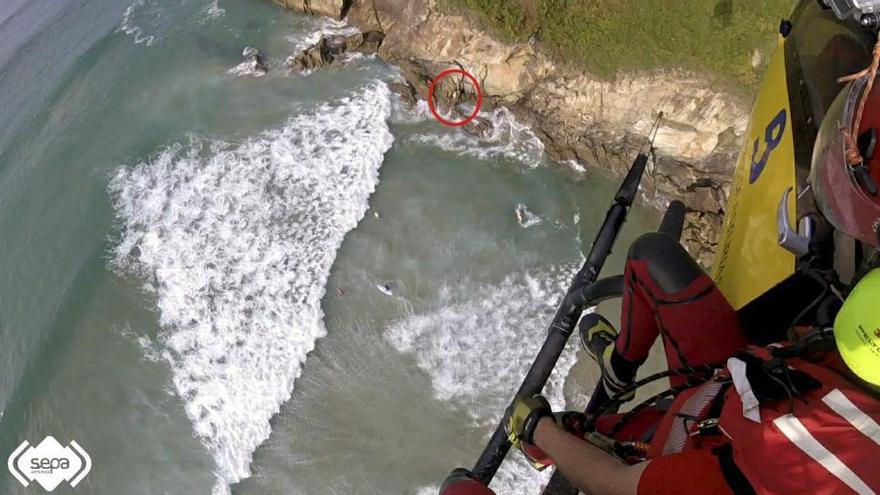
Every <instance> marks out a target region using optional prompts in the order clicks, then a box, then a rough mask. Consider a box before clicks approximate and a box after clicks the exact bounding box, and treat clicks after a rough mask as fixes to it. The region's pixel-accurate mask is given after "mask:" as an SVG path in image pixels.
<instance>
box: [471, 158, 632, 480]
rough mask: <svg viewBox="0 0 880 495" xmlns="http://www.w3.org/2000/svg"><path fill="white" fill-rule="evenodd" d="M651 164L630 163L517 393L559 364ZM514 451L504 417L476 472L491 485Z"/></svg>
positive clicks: (536, 388)
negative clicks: (591, 288) (508, 454)
mask: <svg viewBox="0 0 880 495" xmlns="http://www.w3.org/2000/svg"><path fill="white" fill-rule="evenodd" d="M647 164H648V156H647V155H646V154H644V153H639V155H638V157H636V159H635V161H634V162H633V164H632V167H630V170H629V173H627V175H626V178H625V179H624V181H623V183H622V184H621V186H620V189H618V191H617V194H616V195H615V196H614V202H613V203H612V204H611V208H609V210H608V213H607V215H606V216H605V221H604V222H603V223H602V227H601V228H600V229H599V232H598V233H597V234H596V239H595V240H594V241H593V245H592V246H591V247H590V253H589V254H588V255H587V259H586V261H585V262H584V265H583V267H582V268H581V269H580V271H579V272H578V273H577V275H575V277H574V280H572V282H571V285H570V287H569V289H568V292H567V293H566V295H565V298H563V300H562V303H561V304H560V305H559V309H558V310H557V311H556V316H555V317H554V318H553V322H552V324H551V325H550V330H549V331H548V335H547V339H546V340H545V341H544V345H543V346H541V350H540V352H538V356H537V357H536V358H535V361H534V363H533V364H532V367H531V368H530V369H529V372H528V373H527V374H526V376H525V379H523V382H522V385H520V387H519V390H517V393H516V396H521V395H534V394H537V393H540V392H541V390H542V389H543V388H544V385H546V383H547V380H548V379H549V378H550V373H552V372H553V368H555V367H556V363H557V361H558V360H559V356H560V355H561V354H562V351H563V349H564V348H565V344H566V342H568V338H569V337H570V336H571V334H572V332H573V331H574V327H575V325H576V324H577V322H578V319H580V316H581V313H583V311H584V309H586V307H587V304H588V303H589V302H590V301H588V300H587V298H586V297H585V296H584V294H585V289H588V288H589V287H590V286H591V285H592V284H593V283H594V282H596V280H598V278H599V272H600V271H601V270H602V267H603V266H604V265H605V261H606V260H607V259H608V256H609V255H610V254H611V250H612V248H613V247H614V243H615V242H616V241H617V238H618V235H619V234H620V230H621V228H622V227H623V224H624V223H625V222H626V216H627V213H628V211H629V207H630V206H632V204H633V202H634V201H635V197H636V193H637V192H638V188H639V184H640V183H641V180H642V176H643V175H644V172H645V168H646V167H647ZM508 451H510V441H509V440H508V438H507V433H505V431H504V421H503V419H502V421H501V423H500V424H499V425H498V427H497V428H496V429H495V433H493V434H492V437H491V439H490V440H489V443H488V445H486V448H485V449H484V450H483V453H482V454H481V455H480V458H479V459H478V460H477V462H476V464H475V465H474V468H473V470H472V472H473V474H474V476H475V477H476V478H477V479H478V480H479V481H480V482H482V483H483V484H485V485H488V484H489V483H490V482H491V481H492V478H493V477H494V476H495V473H497V472H498V468H499V467H501V463H502V462H503V461H504V458H505V457H506V456H507V452H508Z"/></svg>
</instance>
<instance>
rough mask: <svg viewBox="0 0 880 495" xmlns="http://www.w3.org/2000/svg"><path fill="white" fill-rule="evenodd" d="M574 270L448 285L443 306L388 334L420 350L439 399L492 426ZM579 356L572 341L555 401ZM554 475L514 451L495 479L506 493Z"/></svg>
mask: <svg viewBox="0 0 880 495" xmlns="http://www.w3.org/2000/svg"><path fill="white" fill-rule="evenodd" d="M576 270H577V267H574V266H569V267H559V268H556V269H553V270H551V271H549V272H546V273H526V274H519V275H511V276H508V277H507V278H506V279H504V280H503V281H502V282H501V283H500V284H498V285H495V286H489V287H482V288H480V289H478V290H476V291H472V290H465V289H464V288H460V287H456V288H449V287H445V288H444V289H443V291H442V292H441V295H440V297H439V301H438V308H439V309H435V310H431V311H427V312H423V313H419V314H413V315H410V316H408V317H406V318H403V319H401V320H399V321H397V322H395V323H393V324H392V325H391V326H389V328H388V329H387V330H386V331H385V338H386V339H387V340H388V341H389V342H390V343H391V344H392V345H393V346H394V347H395V348H396V349H397V350H398V351H400V352H404V353H407V354H411V355H412V356H413V357H414V358H415V360H416V364H417V366H418V367H419V368H420V369H421V370H423V371H424V372H425V373H426V374H427V375H428V376H429V377H430V379H431V384H432V386H433V389H434V395H435V396H436V397H437V398H438V399H440V400H443V401H451V402H455V403H457V404H459V405H461V406H462V408H463V409H464V410H466V411H467V413H468V414H469V415H470V420H471V421H472V422H473V424H474V425H475V426H480V427H485V428H487V430H488V429H491V428H493V427H494V426H495V425H496V424H497V423H498V421H499V420H500V419H501V414H502V413H503V411H504V409H505V408H506V407H507V405H508V403H509V401H510V398H511V394H512V393H513V391H515V390H516V389H517V388H518V387H519V385H520V381H521V380H522V378H523V377H524V376H525V373H526V371H527V370H528V368H529V366H530V365H531V362H532V359H534V357H535V356H536V355H537V353H538V350H539V349H540V348H541V345H542V344H543V342H544V337H545V335H546V329H547V326H548V325H549V322H550V321H551V319H552V318H553V314H554V312H555V310H556V305H557V304H558V302H559V300H558V298H559V295H560V294H564V293H565V290H566V285H567V284H568V282H569V281H570V278H571V276H573V275H574V273H575V272H576ZM457 294H469V299H468V300H466V301H462V300H457V298H456V295H457ZM575 361H576V351H575V349H574V346H573V345H569V346H568V347H567V348H566V350H565V352H563V354H562V357H561V358H560V360H559V363H558V364H557V366H556V369H555V370H554V371H553V374H552V376H551V377H550V381H549V382H548V383H547V386H546V387H545V389H544V394H545V395H546V396H547V398H548V399H549V400H550V402H551V403H552V404H553V405H554V406H555V407H556V409H562V408H563V406H565V403H566V397H565V396H564V394H563V385H564V382H565V379H566V377H567V376H568V374H569V371H570V370H571V367H572V366H573V365H574V363H575ZM579 402H583V401H582V400H581V401H579ZM487 439H488V434H487ZM514 458H515V459H514ZM549 476H550V473H549V471H548V472H544V473H538V472H537V471H535V470H534V469H533V468H532V467H531V466H529V465H528V463H526V462H525V461H524V459H523V458H522V456H520V455H518V454H517V453H514V452H512V453H511V454H510V458H509V459H508V462H505V463H504V464H503V466H502V469H501V470H500V471H499V473H498V475H497V476H496V478H495V480H494V481H493V483H492V487H493V489H494V490H495V491H496V493H500V494H505V495H510V494H524V495H525V494H528V495H535V494H538V493H540V492H541V488H542V487H543V485H544V484H546V481H547V480H548V479H549ZM430 490H432V489H431V488H425V489H424V490H423V491H420V492H419V493H420V494H421V493H423V492H424V493H430ZM433 490H434V491H433V493H436V488H433Z"/></svg>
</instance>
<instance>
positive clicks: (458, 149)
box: [409, 107, 544, 167]
mask: <svg viewBox="0 0 880 495" xmlns="http://www.w3.org/2000/svg"><path fill="white" fill-rule="evenodd" d="M480 116H481V117H483V118H486V119H488V120H489V122H490V123H491V124H492V126H491V129H490V130H489V131H488V132H487V133H486V134H485V135H480V136H478V135H475V134H472V133H470V132H468V131H465V130H463V129H457V130H447V129H445V128H444V129H442V130H441V131H440V132H433V133H428V134H418V135H415V136H413V137H412V138H410V139H409V141H410V142H413V143H418V144H422V145H426V146H434V147H437V148H440V149H443V150H446V151H452V152H455V153H460V154H462V155H466V156H470V157H473V158H477V159H480V160H488V159H495V158H505V159H508V160H514V161H518V162H521V163H523V164H524V165H527V166H529V167H537V166H538V165H539V164H540V163H541V159H542V158H543V156H544V143H542V142H541V140H540V139H538V136H536V135H535V133H534V132H532V130H531V129H530V128H529V126H528V125H526V124H524V123H522V122H520V121H518V120H517V119H516V117H514V115H513V114H512V113H511V112H510V110H508V109H507V108H504V107H499V108H497V109H495V110H494V111H493V112H491V113H481V114H480Z"/></svg>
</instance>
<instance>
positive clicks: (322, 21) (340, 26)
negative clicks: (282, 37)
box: [287, 17, 360, 53]
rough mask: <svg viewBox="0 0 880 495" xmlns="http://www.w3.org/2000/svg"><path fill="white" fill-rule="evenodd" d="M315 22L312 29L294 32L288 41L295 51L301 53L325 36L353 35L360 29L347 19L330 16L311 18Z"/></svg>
mask: <svg viewBox="0 0 880 495" xmlns="http://www.w3.org/2000/svg"><path fill="white" fill-rule="evenodd" d="M311 21H312V23H313V24H314V25H313V26H312V27H311V28H310V29H306V30H303V31H302V32H299V33H296V34H292V35H290V36H288V37H287V41H289V42H290V44H291V45H292V46H293V53H299V52H301V51H303V50H305V49H306V48H309V47H311V46H313V45H314V44H315V43H317V42H319V41H321V37H323V36H333V35H337V36H351V35H352V34H357V33H359V32H360V30H359V29H358V28H356V27H354V26H352V25H350V24H349V23H347V22H345V21H337V20H335V19H331V18H329V17H318V18H314V19H312V20H311Z"/></svg>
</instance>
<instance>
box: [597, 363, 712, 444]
mask: <svg viewBox="0 0 880 495" xmlns="http://www.w3.org/2000/svg"><path fill="white" fill-rule="evenodd" d="M724 366H725V365H724V364H697V365H693V366H683V367H681V368H676V369H672V370H666V371H661V372H659V373H654V374H653V375H649V376H646V377H645V378H642V379H641V380H638V381H635V382H633V383H631V384H629V385H627V386H626V387H624V388H623V389H622V390H621V391H620V392H618V393H616V394H614V395H613V396H611V397H610V398H609V399H608V402H607V403H605V405H604V406H602V408H601V409H599V411H598V412H597V413H596V414H595V416H593V417H592V418H590V419H589V424H588V429H593V428H594V427H595V423H596V419H598V418H599V417H601V416H604V415H605V414H607V413H608V412H609V411H611V410H612V409H614V408H616V407H618V406H620V404H622V403H623V402H625V401H623V400H622V399H623V397H624V396H625V395H627V394H629V393H630V392H633V391H635V390H636V389H638V388H640V387H643V386H645V385H647V384H649V383H653V382H656V381H657V380H661V379H663V378H668V377H672V376H691V375H697V374H700V373H704V374H710V373H713V372H714V371H715V370H719V369H722V368H724ZM707 380H708V379H706V380H703V381H702V383H705V382H706V381H707ZM692 386H694V384H691V382H690V381H689V382H688V387H692ZM674 388H677V387H674ZM670 390H672V389H670ZM636 407H638V406H636Z"/></svg>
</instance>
